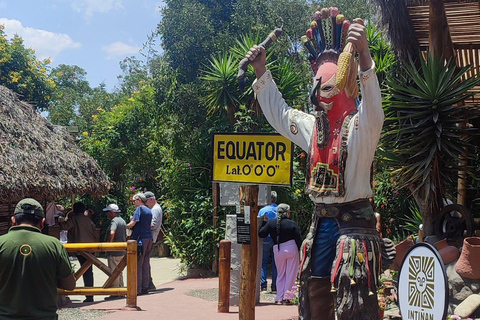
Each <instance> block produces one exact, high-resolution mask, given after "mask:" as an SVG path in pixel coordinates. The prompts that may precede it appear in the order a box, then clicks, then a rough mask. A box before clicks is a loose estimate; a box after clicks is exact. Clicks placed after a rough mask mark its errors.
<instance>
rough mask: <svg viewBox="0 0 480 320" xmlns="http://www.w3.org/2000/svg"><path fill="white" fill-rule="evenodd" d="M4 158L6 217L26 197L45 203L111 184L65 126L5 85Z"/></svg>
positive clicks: (1, 116)
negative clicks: (56, 123) (40, 112)
mask: <svg viewBox="0 0 480 320" xmlns="http://www.w3.org/2000/svg"><path fill="white" fill-rule="evenodd" d="M0 164H1V165H0V217H1V216H3V217H4V218H5V217H6V216H7V215H8V213H10V214H11V212H13V206H14V205H15V203H16V202H17V201H19V200H20V199H23V198H25V197H31V198H35V199H37V200H38V201H40V202H41V203H42V204H43V203H45V202H46V201H48V200H54V199H57V198H59V197H64V196H70V195H72V194H80V195H83V194H91V195H94V196H99V195H103V194H106V193H107V192H108V189H109V187H110V181H109V179H108V177H107V175H106V174H105V173H104V172H103V171H102V169H100V167H99V166H98V164H97V163H96V162H95V160H94V159H93V158H92V157H90V156H89V155H88V154H86V153H85V152H83V151H82V150H80V148H79V147H78V146H77V145H76V144H75V141H74V139H73V138H72V136H71V135H70V134H69V133H68V132H67V130H66V129H65V128H63V127H60V126H54V125H52V124H51V123H50V122H49V121H48V120H46V119H45V118H44V117H42V116H41V115H40V114H39V113H38V112H37V111H35V110H34V108H33V107H32V106H31V105H29V104H27V103H25V102H22V101H20V100H19V99H18V97H17V96H16V94H14V93H13V92H12V91H10V90H9V89H7V88H5V87H3V86H0ZM3 220H4V222H5V219H3ZM0 222H1V221H0ZM0 231H1V230H0ZM0 233H1V232H0Z"/></svg>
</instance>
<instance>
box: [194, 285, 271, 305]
mask: <svg viewBox="0 0 480 320" xmlns="http://www.w3.org/2000/svg"><path fill="white" fill-rule="evenodd" d="M185 294H186V295H187V296H192V297H197V298H200V299H203V300H207V301H218V288H212V289H202V290H192V291H188V292H186V293H185ZM260 301H271V302H273V301H275V293H272V292H261V293H260Z"/></svg>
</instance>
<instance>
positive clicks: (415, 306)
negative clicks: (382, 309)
mask: <svg viewBox="0 0 480 320" xmlns="http://www.w3.org/2000/svg"><path fill="white" fill-rule="evenodd" d="M398 303H399V308H400V313H401V315H402V319H404V320H419V319H428V320H443V319H445V318H446V316H447V309H448V280H447V275H446V272H445V266H444V264H443V261H442V258H441V257H440V254H439V253H438V251H437V249H436V248H435V247H434V246H432V245H431V244H429V243H425V242H422V243H417V244H416V245H414V246H413V247H412V248H411V249H410V250H409V251H408V253H407V255H406V257H405V259H404V260H403V263H402V267H401V268H400V272H399V275H398Z"/></svg>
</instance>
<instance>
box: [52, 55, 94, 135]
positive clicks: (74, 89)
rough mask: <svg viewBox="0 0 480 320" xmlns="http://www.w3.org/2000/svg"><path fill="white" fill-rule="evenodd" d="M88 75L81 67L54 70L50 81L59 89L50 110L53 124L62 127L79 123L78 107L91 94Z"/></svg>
mask: <svg viewBox="0 0 480 320" xmlns="http://www.w3.org/2000/svg"><path fill="white" fill-rule="evenodd" d="M86 75H87V72H86V71H85V70H84V69H82V68H80V67H79V66H69V65H65V64H61V65H59V66H58V67H56V68H53V69H52V71H51V72H50V79H52V80H53V82H54V83H55V85H56V88H57V89H56V90H55V92H54V95H53V98H52V100H53V101H52V105H51V106H50V110H49V111H50V112H49V119H50V121H52V123H55V124H59V125H62V126H67V125H69V124H72V123H78V118H79V115H78V107H79V106H80V105H81V104H82V103H83V101H84V100H85V98H86V96H88V95H90V93H91V88H90V86H89V84H88V81H87V80H86ZM75 109H77V113H76V112H75V111H76V110H75Z"/></svg>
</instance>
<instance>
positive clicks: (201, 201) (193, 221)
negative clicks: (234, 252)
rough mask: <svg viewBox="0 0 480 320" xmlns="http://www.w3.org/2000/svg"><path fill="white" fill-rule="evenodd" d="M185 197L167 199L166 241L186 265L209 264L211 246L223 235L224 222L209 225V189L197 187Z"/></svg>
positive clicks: (188, 266) (214, 245) (213, 256)
mask: <svg viewBox="0 0 480 320" xmlns="http://www.w3.org/2000/svg"><path fill="white" fill-rule="evenodd" d="M189 198H190V199H172V200H171V201H169V202H168V205H167V206H168V211H167V212H168V218H167V219H168V221H169V233H168V235H167V236H166V239H167V243H169V244H170V248H171V250H172V253H173V255H174V256H175V257H178V258H180V260H181V262H183V263H184V264H185V266H186V267H187V268H190V267H197V268H198V267H200V268H210V267H211V266H212V262H213V261H214V260H215V258H216V257H215V255H214V250H213V249H214V248H215V247H218V243H219V242H220V240H221V239H222V238H223V235H224V225H223V227H221V228H219V229H214V228H213V217H212V212H213V207H212V200H211V195H210V190H208V189H207V190H198V191H197V192H195V193H194V194H190V195H189Z"/></svg>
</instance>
